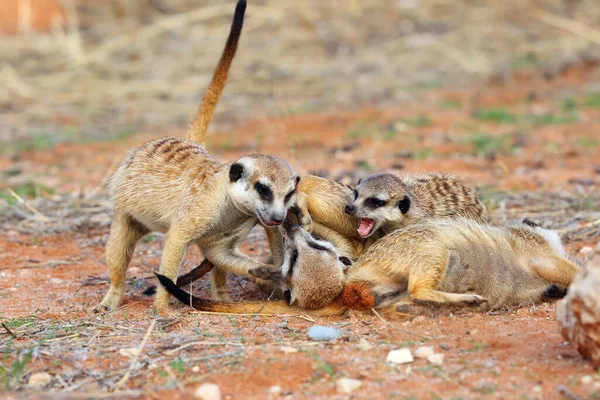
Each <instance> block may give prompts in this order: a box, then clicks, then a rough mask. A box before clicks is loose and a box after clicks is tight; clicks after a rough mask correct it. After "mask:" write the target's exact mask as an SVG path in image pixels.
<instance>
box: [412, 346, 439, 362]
mask: <svg viewBox="0 0 600 400" xmlns="http://www.w3.org/2000/svg"><path fill="white" fill-rule="evenodd" d="M434 354H435V350H434V349H433V347H431V346H420V347H417V349H416V350H415V354H414V355H415V357H416V358H421V359H423V360H426V359H427V357H429V356H432V355H434Z"/></svg>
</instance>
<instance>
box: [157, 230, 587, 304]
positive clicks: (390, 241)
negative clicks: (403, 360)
mask: <svg viewBox="0 0 600 400" xmlns="http://www.w3.org/2000/svg"><path fill="white" fill-rule="evenodd" d="M292 229H295V230H298V231H300V232H303V230H302V229H301V228H299V227H297V226H296V227H294V228H290V227H286V231H287V232H286V239H285V242H286V244H285V252H286V255H285V259H286V261H285V262H284V266H286V267H284V270H283V272H282V273H283V274H284V276H285V280H286V283H285V291H286V292H287V294H286V295H285V297H286V300H287V304H286V303H284V302H281V301H274V302H266V303H265V302H262V301H261V302H240V303H235V304H228V303H220V302H212V301H210V300H202V299H197V298H195V297H193V296H191V295H189V294H188V293H185V292H184V291H182V290H181V289H179V288H177V287H176V286H175V285H174V284H173V282H172V281H170V280H169V279H168V278H166V277H163V276H159V279H160V282H161V284H163V285H164V286H165V287H166V288H167V290H168V291H169V293H171V294H173V295H174V296H176V297H177V299H179V300H180V301H181V302H182V303H184V304H190V302H191V304H192V305H193V307H194V308H197V309H199V310H204V311H219V312H230V313H242V312H257V311H260V312H263V313H268V314H276V313H289V312H297V311H298V310H299V309H300V310H302V309H307V310H308V313H309V315H315V316H326V315H340V314H342V313H344V312H345V311H346V310H347V309H348V308H351V309H358V310H364V309H370V308H373V307H375V308H385V307H389V306H394V305H396V306H404V305H408V304H412V303H413V302H417V303H419V302H426V303H438V304H447V303H450V304H463V303H472V304H479V305H480V306H481V307H482V308H488V309H490V308H499V307H502V306H505V305H518V304H526V303H530V302H537V301H540V300H541V299H542V298H543V295H544V293H545V291H546V290H547V289H548V287H549V286H550V285H557V286H560V287H563V288H566V287H568V286H569V285H570V284H571V282H572V280H573V277H574V275H575V274H576V272H577V271H578V269H579V266H578V264H577V263H576V262H574V261H573V260H571V259H570V258H569V256H568V255H567V254H566V253H565V251H564V248H563V246H562V243H561V241H560V238H559V237H558V234H557V233H556V232H553V231H550V230H547V229H542V228H539V227H531V226H526V225H523V224H515V225H509V226H505V227H498V226H491V225H487V224H479V223H477V222H474V221H470V220H466V219H446V220H433V221H430V222H427V223H424V224H418V225H412V226H409V227H407V228H404V229H400V230H397V231H396V232H393V233H391V234H389V235H387V236H385V237H384V238H382V239H381V240H379V241H378V242H377V243H375V244H374V245H373V246H371V247H370V248H369V249H368V250H367V251H366V252H365V253H364V254H363V255H362V256H361V257H360V258H359V260H358V262H356V263H354V264H351V262H350V260H348V259H345V260H340V259H339V254H336V252H335V250H332V248H331V246H330V245H329V246H327V245H324V244H323V242H321V241H314V239H312V238H311V237H310V235H308V234H306V233H305V232H304V233H301V234H298V233H296V234H295V235H293V236H292V234H290V232H291V230H292ZM290 238H291V240H290ZM304 254H306V256H303V255H304ZM336 257H338V258H336ZM340 262H341V264H340ZM315 265H317V266H318V267H317V268H315ZM350 265H351V266H350ZM342 271H347V272H346V274H345V276H344V275H343V274H342V273H341V272H342ZM322 282H327V284H322ZM340 287H343V288H344V289H343V292H341V294H340ZM316 307H320V308H316Z"/></svg>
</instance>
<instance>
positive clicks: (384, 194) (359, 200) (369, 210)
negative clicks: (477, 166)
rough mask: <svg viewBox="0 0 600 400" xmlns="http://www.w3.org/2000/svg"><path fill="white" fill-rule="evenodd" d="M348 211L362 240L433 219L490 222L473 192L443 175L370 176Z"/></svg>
mask: <svg viewBox="0 0 600 400" xmlns="http://www.w3.org/2000/svg"><path fill="white" fill-rule="evenodd" d="M345 211H346V213H347V214H349V215H352V216H354V217H356V218H358V233H359V234H360V236H361V237H363V238H368V237H370V236H371V235H373V234H374V233H375V232H378V231H379V230H381V231H382V233H381V236H383V235H385V234H388V233H390V232H392V231H394V230H396V229H399V228H402V227H405V226H409V225H413V224H419V223H422V222H427V221H429V220H431V219H433V218H446V217H451V218H454V217H462V218H468V219H472V220H473V221H477V222H482V223H485V222H488V221H489V214H488V211H487V209H486V208H485V206H484V205H483V203H481V201H480V200H479V199H478V198H477V195H476V194H475V193H474V192H473V190H472V189H471V188H469V187H468V186H467V185H465V184H464V183H463V182H461V181H460V180H459V179H458V178H456V177H454V176H452V175H442V174H424V175H414V176H410V175H407V176H403V177H398V176H395V175H392V174H388V173H382V174H375V175H371V176H369V177H368V178H366V179H365V180H363V181H362V182H360V183H359V184H358V185H357V186H356V188H355V190H354V199H353V201H352V202H350V203H348V205H347V206H346V208H345Z"/></svg>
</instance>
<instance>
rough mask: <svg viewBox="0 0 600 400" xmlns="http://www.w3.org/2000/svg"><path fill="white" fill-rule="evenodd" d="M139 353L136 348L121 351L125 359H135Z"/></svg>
mask: <svg viewBox="0 0 600 400" xmlns="http://www.w3.org/2000/svg"><path fill="white" fill-rule="evenodd" d="M137 353H138V349H136V348H135V347H129V348H125V349H120V350H119V354H120V355H122V356H125V357H135V356H136V355H137Z"/></svg>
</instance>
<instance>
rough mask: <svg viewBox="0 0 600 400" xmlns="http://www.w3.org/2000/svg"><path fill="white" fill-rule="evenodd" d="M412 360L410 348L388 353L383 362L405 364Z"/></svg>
mask: <svg viewBox="0 0 600 400" xmlns="http://www.w3.org/2000/svg"><path fill="white" fill-rule="evenodd" d="M413 361H414V358H413V356H412V353H411V352H410V349H397V350H392V351H390V352H389V353H388V355H387V357H386V358H385V362H387V363H391V364H407V363H411V362H413Z"/></svg>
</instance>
